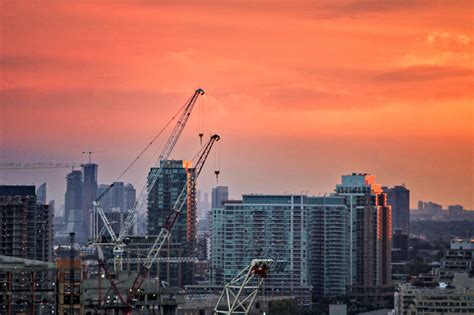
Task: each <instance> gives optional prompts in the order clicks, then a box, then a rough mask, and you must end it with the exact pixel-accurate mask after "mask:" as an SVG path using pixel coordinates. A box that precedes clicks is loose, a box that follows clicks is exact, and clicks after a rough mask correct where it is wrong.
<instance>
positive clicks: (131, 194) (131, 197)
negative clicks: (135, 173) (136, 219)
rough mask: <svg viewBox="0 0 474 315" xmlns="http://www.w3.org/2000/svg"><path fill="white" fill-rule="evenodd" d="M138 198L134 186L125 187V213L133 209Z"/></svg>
mask: <svg viewBox="0 0 474 315" xmlns="http://www.w3.org/2000/svg"><path fill="white" fill-rule="evenodd" d="M136 198H137V192H136V190H135V187H133V185H132V184H127V185H125V191H124V209H123V211H125V212H128V210H130V209H132V208H133V206H134V205H135V201H136Z"/></svg>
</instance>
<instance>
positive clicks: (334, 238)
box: [305, 196, 350, 299]
mask: <svg viewBox="0 0 474 315" xmlns="http://www.w3.org/2000/svg"><path fill="white" fill-rule="evenodd" d="M345 199H346V198H345V197H337V196H328V197H306V198H305V204H306V207H307V209H308V214H307V215H308V218H309V227H308V232H309V237H308V258H309V262H308V266H309V282H310V284H311V285H312V286H313V298H314V299H321V298H329V297H342V296H345V295H347V293H348V292H347V288H348V285H349V274H348V272H347V271H348V270H349V267H350V265H349V233H350V225H349V223H350V222H349V218H350V216H349V211H348V207H347V206H346V204H345V201H346V200H345Z"/></svg>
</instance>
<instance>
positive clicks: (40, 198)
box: [36, 183, 46, 205]
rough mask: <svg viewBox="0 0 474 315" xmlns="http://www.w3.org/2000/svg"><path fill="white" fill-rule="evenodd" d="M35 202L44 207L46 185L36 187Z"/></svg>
mask: <svg viewBox="0 0 474 315" xmlns="http://www.w3.org/2000/svg"><path fill="white" fill-rule="evenodd" d="M36 198H37V199H36V202H37V203H40V204H43V205H45V204H46V183H43V184H41V185H39V186H38V188H37V189H36Z"/></svg>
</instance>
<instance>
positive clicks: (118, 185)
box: [110, 182, 125, 211]
mask: <svg viewBox="0 0 474 315" xmlns="http://www.w3.org/2000/svg"><path fill="white" fill-rule="evenodd" d="M110 198H111V201H110V202H111V204H110V206H111V208H112V209H114V208H115V209H120V211H125V184H124V183H123V182H114V184H113V187H112V189H111V190H110Z"/></svg>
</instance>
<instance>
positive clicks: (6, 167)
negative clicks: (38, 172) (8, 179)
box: [0, 162, 82, 170]
mask: <svg viewBox="0 0 474 315" xmlns="http://www.w3.org/2000/svg"><path fill="white" fill-rule="evenodd" d="M81 166H82V164H81V163H8V162H7V163H0V169H2V170H22V169H45V168H48V169H49V168H75V167H81Z"/></svg>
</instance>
